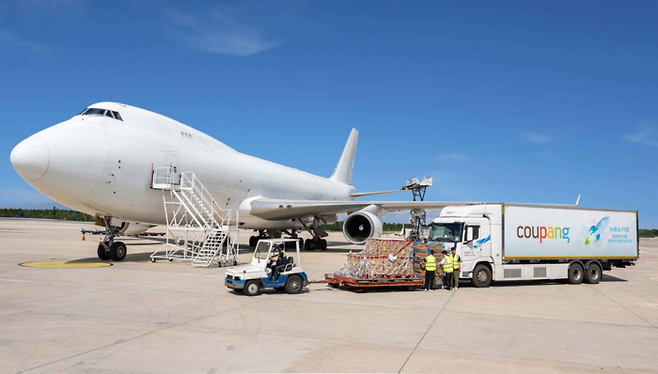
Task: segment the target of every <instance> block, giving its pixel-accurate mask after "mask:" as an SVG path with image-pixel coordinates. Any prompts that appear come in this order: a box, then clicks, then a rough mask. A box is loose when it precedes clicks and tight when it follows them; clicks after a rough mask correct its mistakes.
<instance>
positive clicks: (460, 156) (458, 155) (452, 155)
mask: <svg viewBox="0 0 658 374" xmlns="http://www.w3.org/2000/svg"><path fill="white" fill-rule="evenodd" d="M465 158H466V156H464V155H463V154H461V153H448V154H445V155H440V156H439V157H438V159H439V160H441V161H458V160H463V159H465Z"/></svg>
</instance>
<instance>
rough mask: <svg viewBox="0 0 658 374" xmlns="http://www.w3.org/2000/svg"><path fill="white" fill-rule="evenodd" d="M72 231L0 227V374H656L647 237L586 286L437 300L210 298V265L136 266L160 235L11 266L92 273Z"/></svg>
mask: <svg viewBox="0 0 658 374" xmlns="http://www.w3.org/2000/svg"><path fill="white" fill-rule="evenodd" d="M82 227H84V228H87V229H93V228H94V227H93V226H92V225H91V224H89V223H80V222H62V221H39V220H9V219H0V373H13V372H29V373H95V372H104V373H106V372H112V373H115V372H121V373H181V372H185V373H220V372H476V371H477V372H487V373H491V372H504V373H517V372H519V373H520V372H523V373H526V372H541V373H555V372H559V373H563V372H597V373H598V372H602V371H605V372H629V373H630V372H633V373H636V372H640V371H646V372H656V371H658V239H656V240H654V239H642V240H641V242H640V247H641V255H640V260H639V261H638V263H637V266H635V267H630V268H626V269H613V270H612V271H610V272H605V273H604V274H605V275H604V278H603V280H602V282H601V283H600V284H598V285H589V284H581V285H568V284H565V283H563V282H523V283H506V284H497V285H495V286H492V287H490V288H484V289H478V288H473V287H471V286H470V284H469V283H468V282H462V284H461V287H460V288H459V289H458V290H456V291H450V292H448V291H442V290H437V291H435V292H423V291H420V290H418V291H370V292H363V293H356V292H352V291H346V290H342V289H332V288H329V287H326V286H325V285H323V284H312V285H310V286H309V287H308V288H307V290H306V291H305V292H304V293H302V294H298V295H288V294H285V293H278V292H267V293H265V294H263V295H260V296H257V297H248V296H244V295H242V294H236V293H234V292H233V291H230V290H228V289H227V288H226V287H225V286H224V271H225V268H218V267H212V268H194V267H192V266H191V265H190V264H189V263H186V262H178V261H175V262H167V261H159V262H157V263H151V262H150V261H149V257H148V256H149V255H150V253H152V252H153V251H155V250H156V249H157V248H158V247H159V246H160V245H161V244H162V241H163V239H161V238H127V239H125V240H122V241H124V242H125V243H126V244H127V245H128V257H127V258H126V260H124V261H123V262H118V263H112V266H104V267H95V268H80V267H73V268H63V269H62V268H34V267H25V266H19V264H21V263H26V262H50V261H61V262H64V263H71V264H85V263H97V262H100V261H99V260H98V259H97V258H96V248H97V243H98V240H99V237H98V236H92V235H86V241H81V234H80V228H82ZM150 231H159V230H158V229H157V228H156V229H152V230H150ZM250 235H251V233H249V232H243V233H242V234H241V241H242V242H244V243H246V242H247V240H248V238H249V236H250ZM245 248H248V247H245ZM350 248H351V249H355V250H358V249H359V247H358V246H350V245H348V244H347V243H346V242H345V240H344V239H343V237H342V234H341V233H331V234H330V236H329V250H328V251H326V252H315V251H313V252H302V266H303V268H304V269H305V270H306V272H307V273H308V274H309V277H310V278H311V279H321V278H322V277H323V274H324V273H327V272H333V271H336V270H338V269H340V268H341V267H342V265H343V263H344V262H345V255H346V253H347V252H349V250H350ZM250 256H251V253H248V252H245V254H242V255H241V256H240V262H247V261H248V260H249V259H250Z"/></svg>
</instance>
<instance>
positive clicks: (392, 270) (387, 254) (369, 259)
mask: <svg viewBox="0 0 658 374" xmlns="http://www.w3.org/2000/svg"><path fill="white" fill-rule="evenodd" d="M412 244H413V242H412V241H411V240H395V239H367V240H366V244H365V248H364V249H363V250H362V251H361V252H358V253H351V252H350V254H348V255H347V262H346V263H345V265H344V266H343V268H342V269H340V270H338V271H337V272H336V273H335V274H336V275H340V276H345V277H352V278H357V279H391V278H413V277H414V258H413V247H412Z"/></svg>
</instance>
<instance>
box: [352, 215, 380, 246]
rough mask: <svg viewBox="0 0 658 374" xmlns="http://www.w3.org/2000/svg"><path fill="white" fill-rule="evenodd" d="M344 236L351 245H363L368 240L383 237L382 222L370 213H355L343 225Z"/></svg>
mask: <svg viewBox="0 0 658 374" xmlns="http://www.w3.org/2000/svg"><path fill="white" fill-rule="evenodd" d="M343 235H345V239H347V240H348V241H349V242H350V243H354V244H363V243H365V242H366V239H368V238H379V237H381V236H382V221H381V220H380V219H379V217H377V216H376V215H375V214H372V213H370V212H366V211H363V210H360V211H358V212H354V213H352V214H350V215H349V216H347V218H346V219H345V222H344V223H343Z"/></svg>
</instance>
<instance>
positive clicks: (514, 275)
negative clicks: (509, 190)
mask: <svg viewBox="0 0 658 374" xmlns="http://www.w3.org/2000/svg"><path fill="white" fill-rule="evenodd" d="M429 241H430V242H440V243H442V244H443V245H444V247H446V249H448V250H449V249H451V248H453V247H456V248H457V253H458V254H459V255H460V257H461V260H462V266H461V271H460V272H459V273H460V274H459V277H460V279H470V280H471V282H472V283H473V285H475V286H476V287H487V286H489V285H490V283H491V281H496V282H498V281H501V282H502V281H514V280H534V279H567V280H568V281H569V283H572V284H578V283H581V282H582V281H585V282H587V283H598V282H599V280H600V279H601V276H602V272H603V271H604V270H610V269H611V268H612V267H613V266H615V267H622V268H623V267H626V266H629V265H634V262H635V261H636V260H637V259H638V257H639V254H640V247H639V241H638V220H637V211H622V210H604V209H589V208H580V207H578V206H564V205H533V204H506V203H487V204H474V205H466V206H451V207H446V208H444V209H443V210H442V211H441V215H440V216H439V218H436V219H435V220H434V221H433V223H432V224H431V228H430V235H429Z"/></svg>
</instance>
